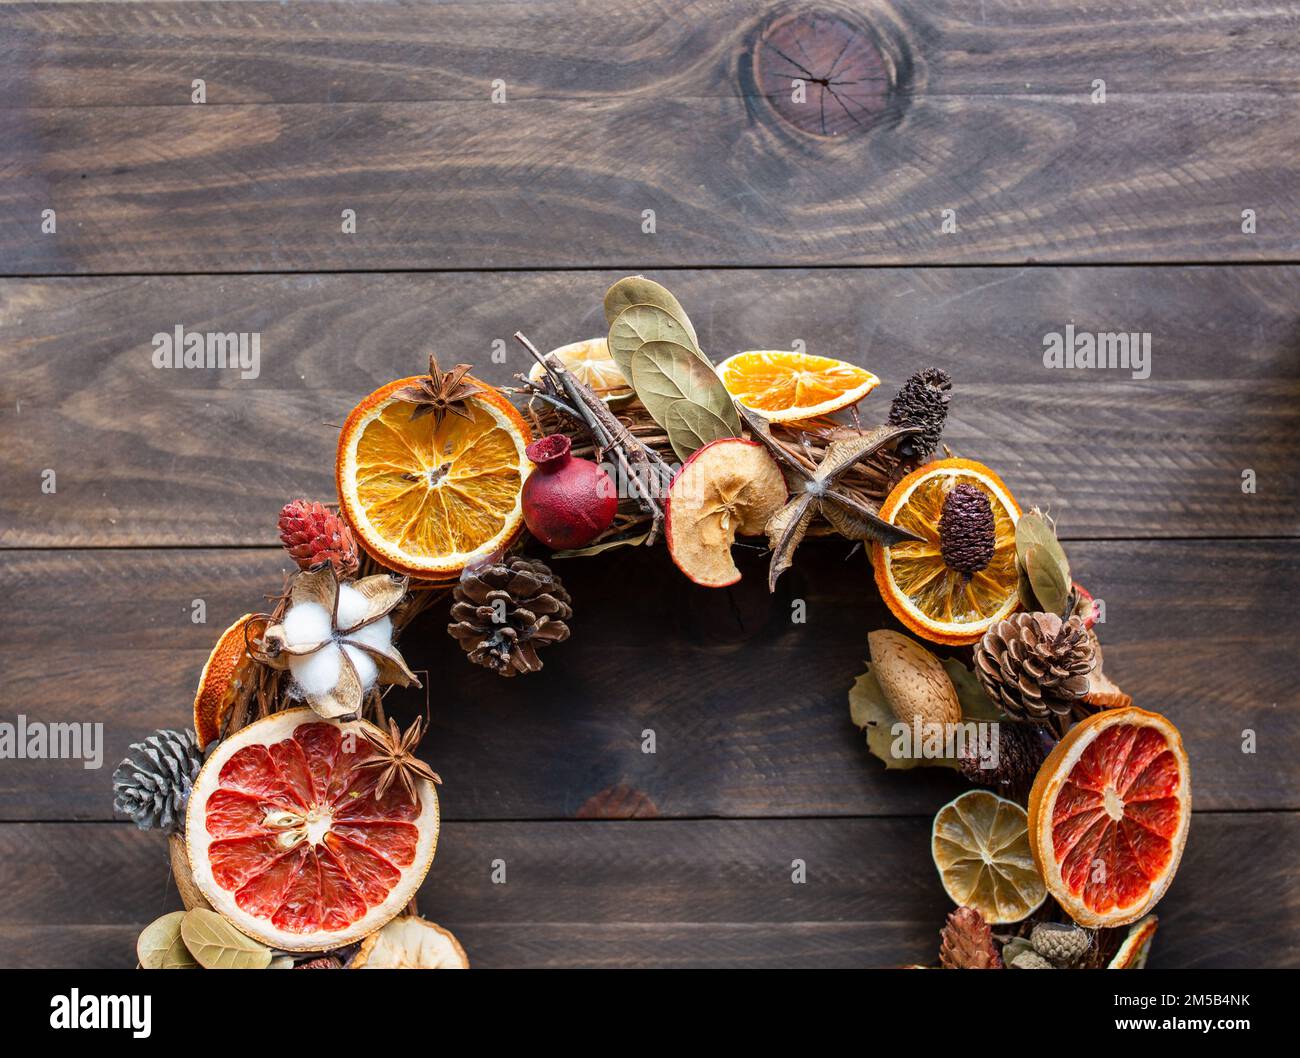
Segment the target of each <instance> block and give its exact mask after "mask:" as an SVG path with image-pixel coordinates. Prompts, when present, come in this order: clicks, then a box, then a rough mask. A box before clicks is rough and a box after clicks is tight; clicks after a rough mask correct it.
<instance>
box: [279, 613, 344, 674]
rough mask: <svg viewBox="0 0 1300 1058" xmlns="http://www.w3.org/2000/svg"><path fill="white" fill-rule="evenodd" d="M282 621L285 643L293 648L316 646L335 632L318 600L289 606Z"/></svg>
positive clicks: (328, 615) (328, 616)
mask: <svg viewBox="0 0 1300 1058" xmlns="http://www.w3.org/2000/svg"><path fill="white" fill-rule="evenodd" d="M353 594H354V595H355V594H356V593H355V592H353ZM282 623H283V625H284V641H285V645H286V646H287V647H289V648H290V649H292V650H301V649H303V648H304V647H314V646H315V645H316V644H317V643H323V642H324V641H325V640H327V639H329V638H330V636H331V634H332V632H333V629H332V628H331V627H330V613H329V611H328V610H327V609H325V607H323V606H322V605H321V604H320V603H318V602H300V603H299V604H298V605H297V606H291V607H289V610H288V612H287V613H286V614H285V615H284V621H283V622H282ZM335 679H337V677H335Z"/></svg>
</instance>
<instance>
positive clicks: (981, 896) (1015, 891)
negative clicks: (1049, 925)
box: [930, 790, 1047, 924]
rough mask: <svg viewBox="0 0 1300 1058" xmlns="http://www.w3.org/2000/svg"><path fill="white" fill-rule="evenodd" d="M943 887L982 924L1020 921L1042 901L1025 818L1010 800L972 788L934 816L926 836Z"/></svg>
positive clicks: (1043, 890)
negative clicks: (979, 918)
mask: <svg viewBox="0 0 1300 1058" xmlns="http://www.w3.org/2000/svg"><path fill="white" fill-rule="evenodd" d="M930 843H931V852H932V854H933V856H934V865H935V867H937V868H938V870H939V878H940V879H941V880H942V882H943V887H944V889H945V890H946V891H947V893H948V895H949V896H950V897H952V899H953V901H954V902H955V903H957V904H958V905H959V906H962V907H973V908H975V910H977V911H978V912H979V913H980V914H981V915H983V916H984V921H986V922H988V923H991V924H997V923H1004V922H1019V921H1020V920H1021V919H1022V918H1025V917H1026V916H1027V915H1030V914H1032V913H1033V912H1034V911H1035V910H1036V909H1037V908H1038V906H1039V905H1040V904H1042V902H1043V900H1044V899H1046V897H1047V886H1046V885H1044V884H1043V879H1042V876H1041V875H1040V874H1039V873H1038V868H1037V867H1036V866H1035V865H1034V856H1033V853H1032V851H1031V850H1030V847H1029V819H1028V816H1027V815H1026V813H1025V810H1024V809H1023V808H1021V807H1020V805H1018V804H1016V803H1015V802H1014V801H1008V800H1007V799H1006V798H1005V797H998V796H997V794H992V793H989V792H988V791H987V790H971V791H970V792H968V793H964V794H962V795H961V796H960V797H958V798H956V799H955V800H953V801H949V802H948V803H947V804H946V805H944V806H943V807H942V808H941V809H939V811H938V813H937V814H936V815H935V817H934V828H933V830H932V831H931V837H930Z"/></svg>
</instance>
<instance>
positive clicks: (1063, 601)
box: [1025, 544, 1070, 616]
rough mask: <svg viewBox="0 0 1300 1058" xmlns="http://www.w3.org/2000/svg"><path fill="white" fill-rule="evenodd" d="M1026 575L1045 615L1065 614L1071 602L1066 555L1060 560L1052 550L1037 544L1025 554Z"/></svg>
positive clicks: (1061, 556) (1062, 555)
mask: <svg viewBox="0 0 1300 1058" xmlns="http://www.w3.org/2000/svg"><path fill="white" fill-rule="evenodd" d="M1058 551H1059V548H1058ZM1025 575H1026V576H1027V577H1028V578H1029V586H1030V587H1031V588H1032V589H1033V592H1034V598H1036V599H1037V600H1038V605H1039V606H1041V607H1042V608H1043V612H1044V613H1054V614H1056V615H1058V616H1060V615H1062V614H1064V613H1065V608H1066V606H1067V605H1068V603H1069V601H1070V568H1069V566H1068V565H1067V564H1066V563H1065V555H1064V554H1061V555H1060V557H1059V559H1058V557H1057V555H1056V554H1054V553H1053V552H1052V550H1051V549H1050V548H1046V547H1042V546H1040V545H1038V544H1035V545H1034V546H1033V547H1031V548H1030V549H1029V550H1028V551H1026V552H1025Z"/></svg>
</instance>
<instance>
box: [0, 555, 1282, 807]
mask: <svg viewBox="0 0 1300 1058" xmlns="http://www.w3.org/2000/svg"><path fill="white" fill-rule="evenodd" d="M848 550H849V549H848V546H847V545H840V544H837V543H832V542H826V543H822V544H808V545H805V547H804V548H803V549H801V550H800V552H799V555H798V557H797V560H796V564H795V567H794V569H793V570H792V571H791V572H789V573H787V574H786V576H785V578H783V580H782V581H781V582H780V590H779V592H778V594H777V595H776V596H775V597H769V596H768V594H767V589H766V584H765V577H764V575H765V566H764V563H763V559H762V557H761V556H759V555H757V554H754V555H751V556H749V557H748V558H746V559H744V560H743V568H744V569H745V579H744V580H742V581H741V583H740V584H739V585H737V586H736V587H735V588H732V589H728V590H725V591H709V590H706V589H701V588H696V587H694V586H692V585H689V584H687V583H686V581H685V580H684V578H682V577H681V576H680V575H678V574H677V572H676V570H674V569H673V567H672V566H671V564H670V563H669V561H668V559H667V557H666V556H665V555H664V554H663V553H662V552H655V553H651V554H645V553H642V552H639V551H633V550H627V551H623V552H613V553H610V554H606V555H603V556H600V557H597V558H590V559H571V560H567V561H561V562H557V563H556V564H555V565H556V569H557V571H558V572H559V573H560V575H561V576H562V577H563V579H564V581H565V584H566V587H567V588H568V589H569V591H570V592H571V594H572V595H573V597H574V602H575V617H574V620H573V622H572V627H573V637H572V638H571V639H570V640H569V641H568V642H567V643H565V644H563V645H560V646H556V647H553V648H551V649H549V650H548V651H547V652H546V653H545V654H544V659H545V668H544V669H543V671H542V672H541V673H538V674H536V675H534V676H530V677H528V678H527V679H522V678H521V679H516V680H502V679H500V678H499V677H496V676H494V675H492V674H491V673H489V672H486V671H485V670H481V669H478V668H475V667H474V666H472V665H470V664H469V663H468V662H466V661H465V660H464V658H463V655H462V654H461V653H460V651H459V649H458V647H457V646H456V644H455V643H454V642H453V641H452V640H451V639H450V638H449V637H448V636H447V635H446V632H445V623H446V610H445V606H444V607H438V608H436V609H435V610H434V611H433V612H431V613H430V614H428V615H427V616H426V617H423V618H421V619H420V620H419V621H417V623H415V624H414V625H413V626H412V627H411V628H410V629H409V630H408V631H407V632H406V634H405V635H404V637H403V639H402V641H401V645H402V650H403V653H404V655H405V657H406V658H407V661H408V662H409V663H410V664H411V665H412V667H413V668H415V669H416V670H424V671H428V672H433V673H436V674H437V676H436V681H435V684H434V688H433V692H432V696H431V699H430V705H431V711H432V720H433V727H432V730H431V732H430V733H429V735H428V736H427V738H426V740H425V743H424V746H425V748H424V753H425V755H426V757H427V759H429V760H430V762H431V763H432V764H433V766H434V767H435V769H436V770H437V771H438V772H440V773H441V775H442V777H443V778H444V780H446V784H445V786H444V788H443V810H444V813H445V814H446V816H447V817H448V818H450V819H456V820H460V819H471V820H478V819H537V818H544V819H545V818H552V819H563V818H583V817H610V816H614V817H650V816H655V815H658V816H660V817H702V816H722V817H762V816H814V815H824V816H830V815H836V816H845V815H847V816H878V815H897V814H901V813H929V812H933V810H934V809H935V808H936V807H937V806H938V805H940V804H942V803H943V802H945V801H947V800H948V799H950V798H952V797H954V796H956V795H957V794H958V793H960V792H961V791H962V790H963V789H964V788H965V784H964V782H963V781H962V780H960V779H958V778H957V777H956V775H955V774H953V773H950V772H947V771H940V770H930V769H925V770H923V771H920V772H910V773H903V772H886V771H885V769H884V768H883V766H882V765H880V764H879V763H878V762H877V761H876V760H875V759H874V758H871V757H869V756H868V755H867V753H866V749H865V746H864V744H863V739H862V737H861V736H860V735H859V733H858V732H857V730H856V729H855V728H854V727H853V726H852V724H851V723H850V721H849V718H848V706H847V694H848V690H849V687H850V686H851V684H852V682H853V680H854V678H855V677H856V676H857V675H858V674H859V673H860V672H861V671H862V670H863V667H864V659H865V657H866V653H867V644H866V635H867V632H868V631H870V630H871V629H873V628H877V627H881V626H882V625H889V626H891V627H896V625H895V624H894V622H893V620H892V618H890V617H889V616H888V615H887V614H886V612H885V611H884V608H883V606H882V605H881V603H880V601H879V599H878V597H877V595H876V591H875V589H874V586H873V585H872V583H871V580H870V573H869V570H868V569H867V568H866V565H865V563H864V561H863V557H862V555H861V554H858V555H856V556H854V557H853V558H851V559H849V560H848V561H846V560H845V556H846V554H847V552H848ZM1069 551H1070V555H1071V559H1072V561H1073V565H1074V570H1075V573H1076V575H1077V576H1078V577H1079V578H1080V579H1081V580H1082V581H1083V582H1084V583H1085V584H1087V585H1088V586H1089V587H1090V588H1091V589H1092V591H1093V592H1095V593H1096V594H1097V595H1098V596H1099V597H1101V598H1102V599H1104V600H1105V602H1106V606H1107V621H1106V624H1105V626H1104V627H1103V628H1102V632H1101V635H1102V640H1103V642H1104V644H1105V646H1106V670H1107V672H1108V673H1110V674H1111V675H1112V676H1113V677H1114V678H1115V679H1116V680H1118V681H1119V682H1120V683H1121V685H1122V686H1123V687H1124V688H1125V689H1126V690H1128V691H1129V692H1130V693H1132V694H1134V695H1135V697H1136V699H1137V703H1138V704H1139V705H1142V706H1145V707H1146V708H1149V709H1155V710H1157V711H1160V712H1164V713H1167V714H1168V715H1169V717H1170V718H1171V719H1172V720H1174V722H1175V723H1177V724H1178V726H1179V728H1180V729H1181V730H1182V732H1183V737H1184V739H1185V741H1186V743H1187V748H1188V752H1189V753H1190V755H1191V760H1192V766H1193V773H1194V783H1195V791H1196V804H1197V807H1198V808H1206V809H1277V808H1287V809H1295V808H1300V775H1298V773H1297V770H1296V768H1295V764H1294V762H1295V760H1296V759H1297V757H1298V756H1300V720H1298V717H1300V713H1298V712H1297V705H1300V700H1298V699H1297V696H1296V690H1295V685H1294V679H1293V675H1292V674H1293V670H1294V658H1293V651H1292V649H1291V646H1290V643H1289V641H1288V640H1287V639H1286V637H1285V636H1279V635H1278V634H1277V632H1276V630H1277V629H1278V628H1281V627H1285V626H1286V624H1287V622H1288V621H1289V620H1290V615H1291V612H1292V610H1293V606H1294V599H1295V598H1296V596H1297V594H1300V561H1298V560H1300V542H1291V541H1288V542H1266V541H1258V542H1223V541H1202V542H1146V543H1127V542H1118V541H1116V542H1109V541H1108V542H1104V543H1102V542H1076V543H1073V544H1071V545H1070V547H1069ZM283 567H284V561H283V559H282V556H281V555H280V554H279V553H278V552H275V551H269V550H266V551H261V550H235V551H230V550H211V551H200V550H164V551H130V550H105V551H72V552H44V551H37V552H23V553H13V554H10V555H8V556H7V557H6V559H5V561H4V563H3V566H0V596H2V597H4V598H6V599H7V600H9V603H8V606H9V612H10V613H11V614H15V615H17V614H22V615H24V617H23V620H21V621H19V620H11V621H9V622H8V624H7V626H6V629H5V633H4V653H5V658H6V661H5V674H6V678H5V679H4V680H3V681H0V720H5V721H8V722H13V719H14V717H15V716H16V714H18V713H24V714H26V715H28V716H29V717H30V718H31V719H39V720H45V721H61V722H67V721H88V720H89V721H99V722H102V723H103V724H104V725H105V727H104V739H105V750H104V761H105V764H104V767H103V768H102V769H101V770H98V771H95V770H86V769H85V768H83V767H82V765H81V764H80V763H79V762H77V761H50V762H46V761H5V762H3V764H0V819H9V820H15V819H17V820H39V819H86V820H106V819H109V818H111V791H110V776H111V772H112V768H113V766H114V765H115V764H116V762H117V761H118V760H119V759H121V757H122V756H123V755H124V753H125V751H126V748H127V746H128V745H129V744H130V742H132V741H133V740H136V739H138V738H141V737H143V736H144V735H146V734H148V733H149V732H150V731H152V730H154V729H155V728H159V727H177V726H185V725H187V724H188V723H189V717H190V709H191V702H192V700H193V694H194V687H195V685H196V684H197V682H198V676H199V673H200V671H201V670H202V667H203V662H204V660H205V659H206V657H207V653H208V650H209V649H210V647H211V645H212V643H213V642H214V641H215V640H216V638H217V636H218V634H219V632H220V630H221V629H222V628H224V627H225V626H226V625H227V624H228V623H229V622H230V621H232V620H233V619H234V618H236V617H238V616H239V615H240V614H243V613H245V612H247V611H249V610H256V609H259V608H261V607H262V605H263V603H262V598H261V597H262V595H263V594H264V593H266V592H272V591H278V590H279V587H280V584H281V575H280V571H281V570H282V569H283ZM629 586H634V591H632V592H631V593H629V591H628V588H629ZM196 597H197V598H203V599H205V600H206V603H207V614H208V624H206V625H194V624H192V623H191V622H190V616H189V615H190V603H191V600H192V599H194V598H196ZM793 598H800V599H803V600H804V601H805V603H806V613H807V623H806V624H792V623H791V622H790V620H789V615H790V613H791V600H792V599H793ZM389 703H390V706H391V707H393V708H395V709H396V711H397V713H398V715H399V716H402V717H408V718H409V716H411V715H413V714H414V711H415V710H416V709H417V708H421V707H423V704H424V694H423V693H422V692H415V691H409V692H394V694H393V695H391V696H390V698H389ZM647 729H649V730H653V731H654V732H655V739H656V752H655V753H654V754H653V755H650V754H646V753H643V752H642V748H641V744H642V739H643V734H642V733H643V732H644V731H646V730H647ZM1247 729H1250V730H1253V731H1255V732H1256V738H1257V752H1256V753H1254V754H1244V753H1243V752H1242V738H1243V732H1244V731H1245V730H1247Z"/></svg>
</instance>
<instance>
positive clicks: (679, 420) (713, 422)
mask: <svg viewBox="0 0 1300 1058" xmlns="http://www.w3.org/2000/svg"><path fill="white" fill-rule="evenodd" d="M663 428H664V429H665V430H667V431H668V440H669V443H671V444H672V446H673V451H674V452H675V453H676V454H677V458H678V459H680V460H682V461H683V462H685V461H686V460H687V459H689V458H690V457H691V455H692V453H694V452H695V451H696V450H697V449H700V448H703V447H704V446H705V445H706V444H708V443H709V442H710V441H717V440H718V439H720V438H723V437H735V436H736V434H737V433H738V432H739V426H738V425H737V426H732V425H731V424H729V423H728V422H727V421H726V420H725V419H723V418H722V417H721V416H720V415H715V414H714V413H713V412H711V411H710V410H709V409H708V408H706V407H704V405H702V404H696V403H695V402H694V401H691V400H689V399H685V398H683V399H682V400H677V401H673V403H671V404H669V405H668V411H667V413H666V414H665V415H664V421H663Z"/></svg>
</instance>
